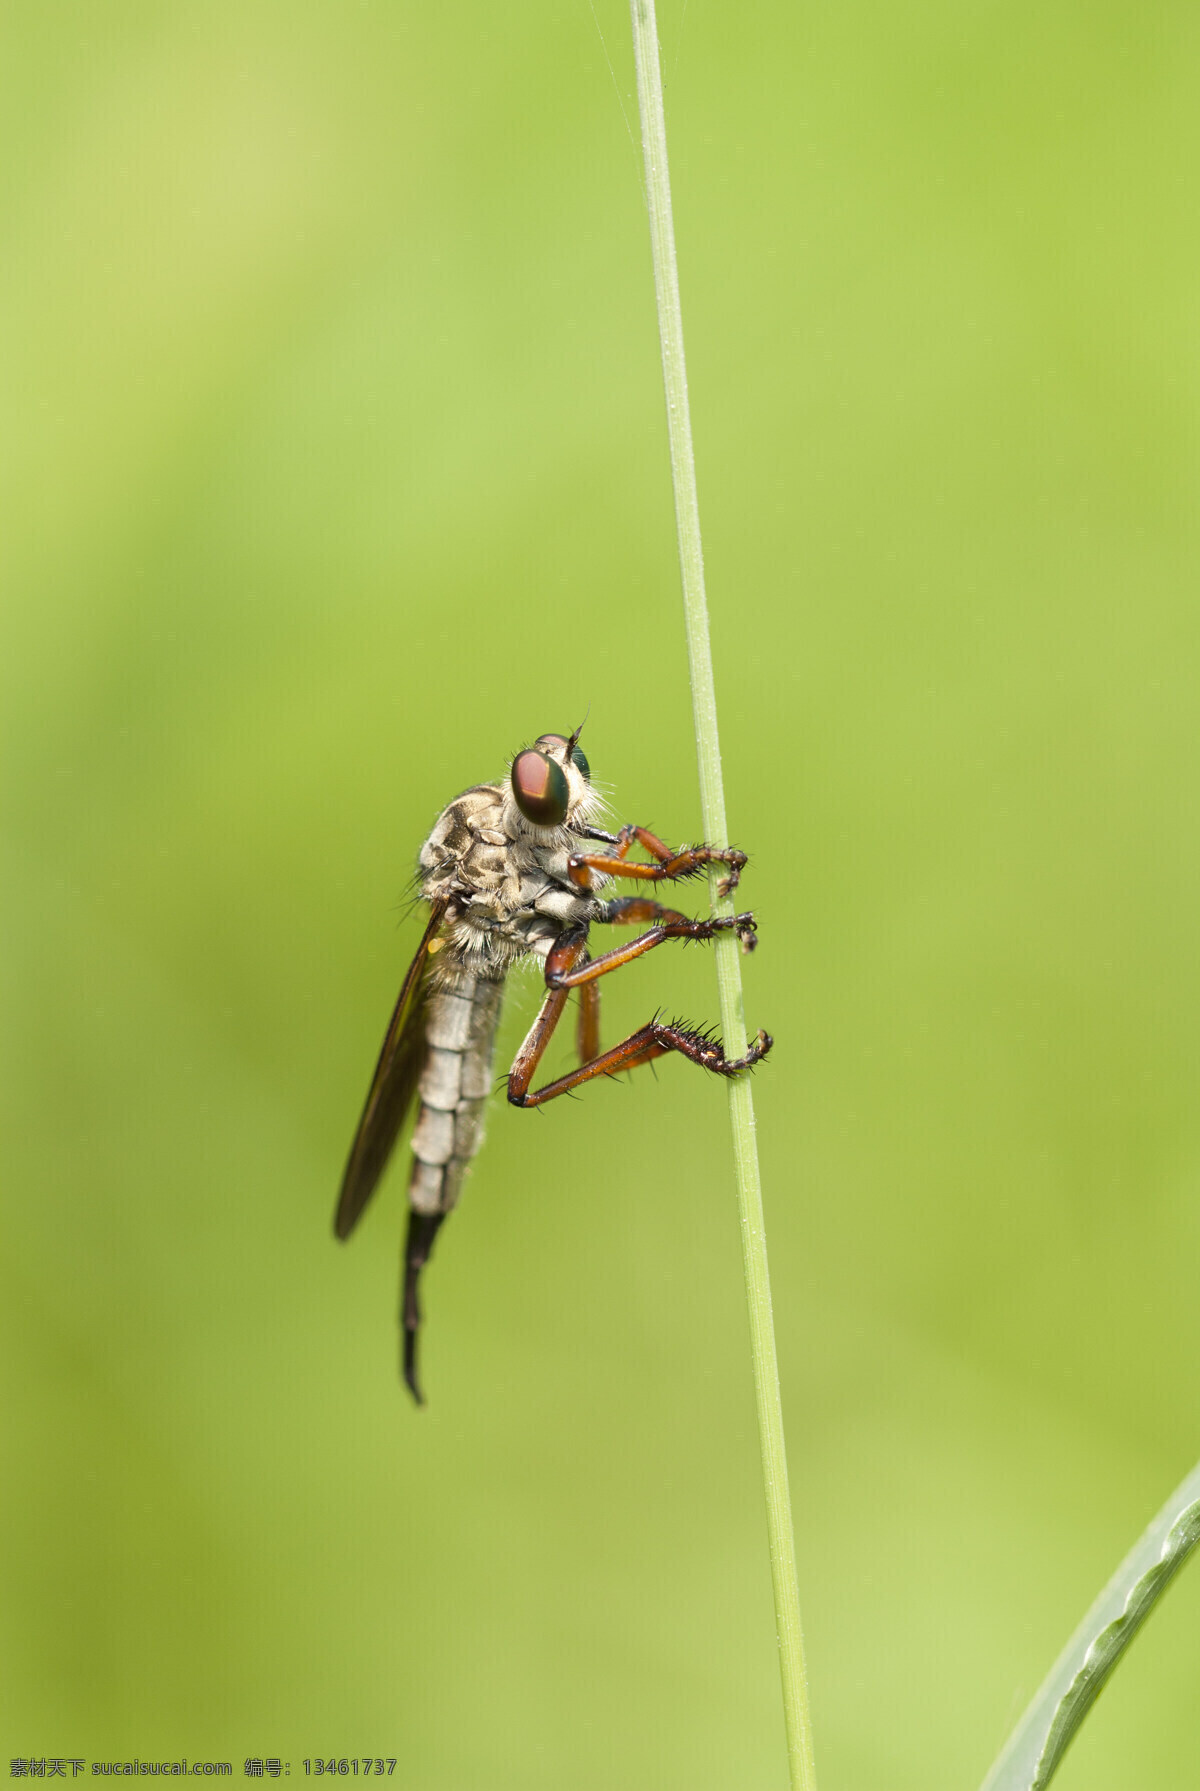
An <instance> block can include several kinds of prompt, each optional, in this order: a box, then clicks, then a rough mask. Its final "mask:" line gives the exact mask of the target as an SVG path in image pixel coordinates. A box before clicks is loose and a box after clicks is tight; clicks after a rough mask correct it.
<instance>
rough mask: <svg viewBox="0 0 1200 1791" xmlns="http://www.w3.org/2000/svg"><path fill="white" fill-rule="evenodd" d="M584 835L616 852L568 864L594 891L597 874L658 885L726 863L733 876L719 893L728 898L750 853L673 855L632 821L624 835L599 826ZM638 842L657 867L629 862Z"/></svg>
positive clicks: (693, 850) (692, 849)
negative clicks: (634, 845) (706, 866)
mask: <svg viewBox="0 0 1200 1791" xmlns="http://www.w3.org/2000/svg"><path fill="white" fill-rule="evenodd" d="M583 833H584V837H585V838H586V839H591V840H602V841H603V842H604V843H605V844H606V845H610V846H614V847H615V848H616V850H615V851H614V852H612V853H608V854H604V853H593V852H580V853H576V854H575V855H574V856H573V857H572V858H570V859H569V860H568V861H567V873H568V875H569V876H570V878H571V881H572V883H574V884H575V885H576V887H577V888H579V889H591V888H592V873H593V872H599V873H600V874H601V875H602V876H606V877H633V878H637V879H639V880H641V881H645V882H652V883H658V882H663V881H670V880H672V879H674V878H676V877H694V876H695V875H696V873H697V871H700V870H703V868H704V866H705V865H706V864H724V865H728V867H729V874H728V875H727V876H725V877H722V879H721V881H720V883H719V884H718V885H717V893H718V894H719V895H722V896H727V895H729V894H730V893H731V892H732V891H733V890H735V889H736V888H737V886H738V881H739V879H740V877H741V874H742V871H743V870H744V869H745V866H746V854H745V853H744V852H739V851H737V850H736V849H735V848H734V847H732V846H680V848H679V850H678V851H677V852H672V850H671V848H670V847H669V846H667V845H664V844H663V842H662V840H660V839H659V838H658V836H657V834H653V833H651V832H650V830H649V828H648V827H637V826H635V825H634V824H633V823H632V822H630V823H629V825H628V826H625V827H622V829H621V831H620V833H605V832H603V830H602V829H601V828H599V827H585V828H584V829H583ZM635 840H636V841H637V843H638V845H639V846H641V847H643V848H644V850H645V851H647V852H649V854H650V856H651V857H652V858H653V859H654V860H655V862H654V863H653V864H641V863H636V862H635V863H633V864H630V863H629V862H628V859H629V849H630V847H631V846H632V845H633V842H634V841H635Z"/></svg>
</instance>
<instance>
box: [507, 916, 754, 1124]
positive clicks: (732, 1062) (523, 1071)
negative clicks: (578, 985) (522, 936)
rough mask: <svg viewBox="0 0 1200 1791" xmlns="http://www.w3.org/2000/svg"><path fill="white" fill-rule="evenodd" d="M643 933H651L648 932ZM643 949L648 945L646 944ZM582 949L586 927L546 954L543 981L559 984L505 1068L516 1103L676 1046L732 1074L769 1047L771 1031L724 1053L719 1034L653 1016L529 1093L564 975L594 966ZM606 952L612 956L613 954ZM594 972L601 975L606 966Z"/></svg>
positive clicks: (534, 1100)
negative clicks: (742, 1051)
mask: <svg viewBox="0 0 1200 1791" xmlns="http://www.w3.org/2000/svg"><path fill="white" fill-rule="evenodd" d="M692 924H699V923H692ZM666 936H668V937H669V935H666ZM646 937H647V938H649V937H650V935H649V934H647V935H646ZM638 943H639V941H637V940H634V945H635V946H636V945H638ZM653 943H655V944H657V943H658V941H657V940H654V941H653ZM643 949H645V950H649V946H646V947H644V948H643ZM586 955H587V933H586V931H585V930H584V929H583V928H578V929H572V930H570V931H569V932H567V933H564V935H563V937H562V938H561V939H560V940H559V941H558V943H557V944H556V945H555V946H554V947H553V948H552V950H551V952H550V955H549V957H548V958H547V960H546V980H547V982H550V979H551V977H552V976H554V977H556V978H558V979H560V980H559V981H558V983H557V986H556V985H554V984H552V985H551V988H550V992H549V994H548V995H547V996H546V999H545V1001H544V1002H543V1003H542V1006H541V1010H540V1012H539V1014H538V1016H537V1019H536V1020H535V1021H534V1023H533V1025H532V1027H531V1028H530V1030H529V1036H528V1038H527V1039H526V1040H525V1043H524V1044H523V1045H522V1046H521V1049H520V1050H519V1051H518V1053H517V1056H516V1058H515V1060H514V1062H513V1066H512V1069H511V1070H510V1071H509V1076H508V1098H509V1100H510V1101H511V1102H512V1104H513V1106H514V1107H540V1106H541V1105H542V1104H543V1103H544V1102H546V1101H552V1100H554V1099H555V1098H556V1096H558V1095H563V1094H569V1093H570V1091H571V1090H572V1089H573V1088H578V1087H580V1085H581V1084H582V1083H584V1082H591V1081H593V1080H594V1079H595V1078H596V1077H597V1076H612V1075H616V1074H617V1073H618V1072H619V1071H621V1070H635V1069H637V1067H638V1065H639V1064H643V1063H651V1062H652V1061H653V1060H654V1058H656V1057H662V1056H664V1055H665V1053H666V1052H668V1051H678V1052H679V1053H680V1054H681V1055H682V1056H684V1057H687V1058H689V1059H690V1060H691V1062H692V1063H697V1064H699V1065H700V1066H701V1067H702V1068H703V1069H706V1070H713V1071H715V1072H716V1073H717V1074H718V1075H722V1076H736V1075H737V1074H738V1073H739V1071H741V1070H747V1069H752V1068H753V1066H754V1065H755V1064H756V1063H757V1062H758V1061H759V1059H760V1058H762V1057H765V1056H766V1054H767V1052H768V1051H769V1050H770V1049H771V1044H772V1040H771V1037H770V1034H769V1033H766V1032H759V1034H758V1036H757V1037H756V1038H755V1040H754V1042H753V1044H752V1045H751V1046H750V1049H749V1050H748V1051H747V1053H746V1055H745V1056H744V1057H734V1058H727V1057H726V1055H725V1050H724V1047H723V1046H722V1044H721V1042H720V1040H719V1039H714V1038H713V1037H712V1036H711V1035H710V1034H709V1033H706V1032H700V1031H698V1030H697V1029H695V1028H693V1027H690V1026H679V1025H670V1024H667V1023H666V1022H665V1021H662V1020H651V1021H650V1023H649V1025H647V1026H643V1027H642V1028H641V1030H640V1032H635V1033H633V1034H632V1035H631V1036H630V1037H629V1038H627V1039H625V1040H624V1041H623V1042H622V1043H621V1044H619V1045H614V1046H613V1048H612V1050H611V1051H604V1052H602V1053H600V1054H599V1055H598V1056H596V1057H593V1058H592V1059H591V1061H590V1062H588V1063H583V1064H580V1066H579V1068H578V1069H576V1070H571V1071H570V1072H569V1073H568V1074H567V1075H565V1076H560V1077H559V1078H558V1080H557V1081H555V1082H549V1083H547V1084H546V1086H545V1087H544V1088H539V1089H535V1090H533V1092H532V1093H531V1092H530V1085H531V1083H532V1082H533V1078H534V1075H535V1074H536V1072H537V1067H538V1064H539V1063H540V1062H541V1060H542V1057H543V1055H544V1054H545V1050H546V1047H547V1045H548V1044H549V1043H550V1040H551V1037H552V1036H553V1033H554V1029H555V1027H556V1026H557V1025H558V1022H559V1021H560V1019H561V1018H562V1014H563V1009H564V1007H565V1006H566V1003H567V994H568V990H569V988H570V987H571V986H572V984H571V983H570V982H567V981H565V979H567V978H575V979H577V980H578V979H579V974H580V970H584V971H586V970H590V969H591V968H592V966H591V965H590V964H588V963H586V961H585V960H586ZM606 955H607V956H608V957H609V958H612V957H613V956H614V955H615V954H613V953H608V954H606ZM596 962H597V963H601V962H603V960H601V959H597V960H596ZM607 968H608V969H610V970H611V969H616V965H615V964H613V963H609V964H608V965H607ZM597 974H599V975H603V974H604V972H603V971H600V972H598V973H597ZM583 986H584V988H585V989H586V988H587V987H588V986H589V984H588V983H586V982H585V983H584V984H583Z"/></svg>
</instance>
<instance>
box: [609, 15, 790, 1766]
mask: <svg viewBox="0 0 1200 1791" xmlns="http://www.w3.org/2000/svg"><path fill="white" fill-rule="evenodd" d="M630 11H631V15H632V19H633V43H634V55H635V59H636V62H637V84H638V109H639V112H640V114H641V123H642V151H643V157H644V161H645V170H646V200H647V205H648V208H649V212H650V240H651V246H652V250H653V255H654V288H655V293H656V295H657V299H658V326H659V337H660V340H661V343H662V361H663V383H664V385H665V388H666V400H667V429H668V434H669V437H670V448H671V474H672V479H673V482H674V487H675V523H676V529H677V532H678V537H679V564H680V573H681V578H682V583H683V607H684V616H685V620H686V626H687V642H688V665H689V669H690V674H691V685H692V711H693V715H694V718H695V727H696V754H697V759H698V762H699V771H700V799H701V813H702V815H703V820H704V836H705V838H706V839H708V840H711V841H712V842H713V843H715V844H717V845H727V844H728V843H729V841H728V835H727V833H726V828H725V791H724V784H723V780H722V776H721V748H720V741H719V738H718V733H717V699H716V687H715V684H714V680H713V664H712V650H711V647H710V644H709V634H708V604H707V599H706V597H705V591H704V555H703V550H702V546H701V538H700V511H699V506H698V503H697V498H696V470H695V462H694V457H693V452H692V426H691V417H690V413H689V410H688V394H687V368H686V363H685V361H684V353H683V316H682V312H681V309H680V303H679V278H678V273H677V269H676V262H675V229H674V224H673V221H672V215H671V186H670V178H669V174H668V168H667V131H666V121H665V118H664V115H663V90H662V73H661V70H660V67H659V59H658V30H657V25H656V21H655V16H654V3H653V0H630ZM717 881H718V877H717V875H716V873H713V874H712V875H710V879H709V887H710V891H711V894H712V899H713V905H714V908H715V909H716V911H717V912H718V913H725V914H729V913H732V911H733V902H732V900H730V899H729V898H721V897H720V896H719V895H718V893H717V887H716V886H717ZM715 952H716V961H717V984H718V990H719V995H720V1003H721V1024H722V1028H723V1031H724V1035H725V1046H726V1050H727V1051H728V1053H729V1055H730V1056H731V1057H740V1056H741V1055H742V1054H743V1053H744V1051H745V1049H746V1023H745V1018H744V1015H743V1009H742V978H741V968H740V963H739V957H738V947H737V941H736V939H735V938H734V936H733V935H732V933H726V934H724V935H722V936H720V937H719V938H718V939H717V941H716V942H715ZM729 1114H730V1123H731V1125H732V1128H733V1150H734V1167H735V1175H736V1180H737V1193H738V1213H739V1217H740V1221H741V1235H742V1264H743V1269H744V1272H745V1277H746V1301H747V1306H748V1309H749V1316H750V1345H751V1354H752V1357H753V1362H754V1391H755V1399H756V1402H757V1406H758V1432H759V1443H760V1447H761V1452H762V1467H763V1483H764V1487H765V1491H766V1501H767V1536H768V1543H769V1547H770V1554H771V1579H772V1585H773V1588H774V1593H775V1619H776V1626H777V1632H778V1637H779V1666H780V1675H781V1678H782V1683H783V1705H784V1720H785V1723H786V1727H787V1745H788V1764H789V1768H790V1772H791V1782H792V1785H793V1787H794V1788H795V1791H816V1782H817V1779H816V1768H815V1766H814V1763H813V1745H812V1724H811V1720H810V1717H809V1709H808V1683H807V1676H806V1671H805V1663H804V1638H803V1633H802V1631H801V1627H800V1595H799V1589H798V1585H797V1579H796V1544H795V1538H794V1536H793V1534H792V1510H791V1500H790V1497H789V1494H788V1473H787V1456H786V1454H785V1451H784V1440H783V1409H782V1406H781V1403H780V1397H779V1365H778V1361H777V1358H776V1351H775V1330H774V1321H773V1319H772V1314H771V1283H770V1277H769V1275H768V1272H767V1245H766V1233H765V1229H764V1224H763V1206H762V1189H761V1184H760V1180H759V1170H758V1147H757V1144H756V1142H755V1136H754V1105H753V1100H752V1097H751V1093H750V1082H749V1078H748V1077H746V1076H742V1077H739V1078H737V1079H736V1080H733V1081H731V1082H730V1084H729Z"/></svg>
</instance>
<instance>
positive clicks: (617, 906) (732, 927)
mask: <svg viewBox="0 0 1200 1791" xmlns="http://www.w3.org/2000/svg"><path fill="white" fill-rule="evenodd" d="M596 919H597V920H602V921H608V922H613V923H616V924H618V925H619V924H620V923H621V922H623V921H624V922H630V921H631V922H633V923H634V924H635V925H636V924H637V923H639V922H644V921H647V920H650V921H654V922H655V924H654V925H653V926H652V927H651V928H650V931H649V932H648V933H643V934H641V936H640V937H639V938H637V939H631V940H630V942H629V944H628V945H618V946H616V947H614V949H613V950H612V951H606V952H602V953H601V954H600V956H599V957H598V958H589V959H587V960H586V961H585V962H583V963H580V962H579V957H580V955H581V954H579V953H578V952H575V951H574V950H573V949H572V947H573V942H574V939H575V937H576V936H575V934H574V933H571V934H564V936H563V938H562V939H560V940H559V941H558V943H557V944H556V945H554V946H553V947H552V948H551V950H550V953H549V955H548V957H547V959H546V987H547V988H549V989H578V988H580V987H585V988H586V986H587V985H588V984H589V983H593V982H595V980H596V978H597V977H599V976H607V975H608V973H609V971H610V970H619V969H620V968H621V966H622V965H623V964H631V963H632V962H633V960H634V959H635V958H640V957H642V956H644V955H645V953H646V952H648V951H653V950H654V947H655V946H656V945H662V944H663V943H664V941H666V940H667V939H713V938H715V937H716V935H717V934H718V933H736V934H737V936H738V939H739V940H740V941H741V946H742V950H743V951H753V950H754V947H755V946H756V945H757V943H758V939H757V936H756V928H755V925H754V916H753V915H752V914H749V913H746V914H729V915H713V916H710V917H709V919H707V920H689V918H688V917H687V915H686V914H680V913H678V912H677V910H676V909H674V908H664V907H662V906H661V905H660V904H659V903H658V902H648V901H645V900H643V899H641V898H639V897H637V896H632V897H630V898H629V900H628V901H619V902H606V903H604V904H603V906H602V907H601V909H600V911H599V912H598V913H597V915H596Z"/></svg>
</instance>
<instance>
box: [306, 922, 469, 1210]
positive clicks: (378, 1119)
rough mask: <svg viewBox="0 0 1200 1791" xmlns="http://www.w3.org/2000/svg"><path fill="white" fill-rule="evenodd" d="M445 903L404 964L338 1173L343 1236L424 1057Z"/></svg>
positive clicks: (387, 1147) (388, 1150) (377, 1169)
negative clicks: (432, 964)
mask: <svg viewBox="0 0 1200 1791" xmlns="http://www.w3.org/2000/svg"><path fill="white" fill-rule="evenodd" d="M445 912H446V904H445V902H436V903H435V904H434V909H433V914H432V915H431V916H430V921H429V925H428V926H427V927H426V929H425V936H424V938H423V939H422V940H421V943H420V945H418V947H417V955H416V957H415V958H414V959H413V961H412V963H411V964H410V965H409V967H408V975H407V976H406V977H405V979H404V987H403V988H402V989H401V991H400V999H399V1000H398V1001H397V1003H396V1007H395V1011H394V1013H393V1014H392V1018H391V1022H390V1024H389V1026H388V1029H387V1036H386V1038H385V1039H384V1041H383V1049H382V1051H381V1052H380V1053H379V1062H378V1063H377V1064H376V1065H375V1074H374V1076H373V1077H372V1078H371V1088H370V1092H369V1093H368V1095H367V1103H366V1106H365V1107H364V1108H363V1111H362V1118H361V1119H360V1120H359V1122H358V1130H357V1132H356V1133H355V1134H354V1143H353V1144H352V1145H351V1146H350V1161H349V1162H348V1163H347V1164H346V1173H345V1175H344V1176H343V1177H342V1191H341V1193H340V1195H339V1196H338V1204H337V1212H336V1213H335V1215H334V1220H333V1229H334V1231H335V1232H336V1233H337V1235H338V1237H340V1238H348V1237H349V1236H350V1233H351V1232H352V1231H353V1230H354V1227H355V1225H356V1224H357V1223H358V1218H359V1215H360V1213H361V1212H362V1210H363V1208H364V1207H365V1206H366V1204H367V1202H368V1200H370V1198H371V1196H372V1194H373V1193H374V1192H375V1185H376V1183H377V1182H378V1180H379V1178H380V1176H381V1175H382V1174H383V1172H384V1169H385V1168H386V1167H387V1160H388V1158H389V1157H390V1156H391V1154H392V1147H393V1146H394V1144H395V1142H396V1139H397V1136H398V1135H399V1132H400V1128H401V1126H402V1125H403V1124H404V1115H405V1114H406V1113H407V1112H408V1106H409V1102H410V1101H411V1100H412V1098H413V1095H414V1093H415V1092H416V1087H417V1081H418V1079H419V1077H420V1074H421V1069H422V1066H423V1065H424V1062H425V1001H426V996H427V994H428V987H429V985H428V976H427V972H428V969H429V948H430V946H431V945H432V944H433V941H434V939H435V937H436V935H437V931H438V928H439V927H440V926H441V924H442V917H443V915H444V914H445Z"/></svg>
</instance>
